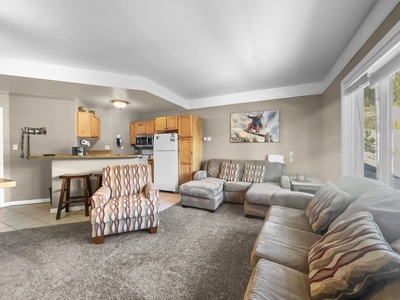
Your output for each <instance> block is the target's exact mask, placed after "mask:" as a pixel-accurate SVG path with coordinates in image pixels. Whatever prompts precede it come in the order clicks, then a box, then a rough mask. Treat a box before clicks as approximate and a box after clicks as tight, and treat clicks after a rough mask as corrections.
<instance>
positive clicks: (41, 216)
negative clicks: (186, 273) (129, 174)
mask: <svg viewBox="0 0 400 300" xmlns="http://www.w3.org/2000/svg"><path fill="white" fill-rule="evenodd" d="M179 201H181V195H179V194H174V193H167V192H160V211H163V210H165V209H167V208H168V207H171V206H172V205H175V204H176V203H178V202H179ZM50 208H51V206H50V203H40V204H29V205H15V206H9V207H4V208H0V232H5V231H14V230H19V229H24V228H33V227H41V226H49V225H58V224H67V223H76V222H83V221H89V217H86V216H85V211H84V210H80V211H70V212H68V213H65V212H62V213H61V218H60V220H56V214H55V213H54V214H52V213H50Z"/></svg>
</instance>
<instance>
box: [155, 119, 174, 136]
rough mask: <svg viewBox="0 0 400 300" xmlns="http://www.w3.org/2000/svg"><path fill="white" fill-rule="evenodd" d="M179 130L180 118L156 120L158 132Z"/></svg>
mask: <svg viewBox="0 0 400 300" xmlns="http://www.w3.org/2000/svg"><path fill="white" fill-rule="evenodd" d="M174 130H178V116H170V117H161V118H156V132H157V133H159V132H166V131H174Z"/></svg>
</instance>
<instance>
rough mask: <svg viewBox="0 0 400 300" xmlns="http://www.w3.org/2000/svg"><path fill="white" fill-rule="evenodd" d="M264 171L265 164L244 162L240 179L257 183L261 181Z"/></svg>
mask: <svg viewBox="0 0 400 300" xmlns="http://www.w3.org/2000/svg"><path fill="white" fill-rule="evenodd" d="M264 173H265V166H257V165H250V164H245V165H244V171H243V177H242V181H245V182H258V183H259V182H263V177H264Z"/></svg>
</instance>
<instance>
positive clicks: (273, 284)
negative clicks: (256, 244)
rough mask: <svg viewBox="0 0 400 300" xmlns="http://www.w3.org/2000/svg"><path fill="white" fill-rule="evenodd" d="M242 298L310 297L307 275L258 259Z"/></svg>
mask: <svg viewBox="0 0 400 300" xmlns="http://www.w3.org/2000/svg"><path fill="white" fill-rule="evenodd" d="M288 283H290V284H288ZM243 299H245V300H247V299H253V300H255V299H291V300H306V299H311V298H310V286H309V282H308V276H307V274H304V273H301V272H299V271H296V270H293V269H290V268H288V267H285V266H282V265H280V264H277V263H274V262H272V261H268V260H265V259H260V260H259V262H258V263H257V265H256V267H255V268H254V270H253V273H252V274H251V277H250V281H249V283H248V285H247V289H246V293H245V295H244V298H243Z"/></svg>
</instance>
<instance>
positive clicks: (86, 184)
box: [56, 173, 92, 220]
mask: <svg viewBox="0 0 400 300" xmlns="http://www.w3.org/2000/svg"><path fill="white" fill-rule="evenodd" d="M90 176H92V173H85V174H64V175H61V176H60V179H62V183H61V191H60V200H59V201H58V209H57V216H56V220H59V219H60V216H61V211H62V210H63V209H64V208H65V211H66V212H69V204H70V203H76V202H84V203H85V215H86V216H89V205H90V197H91V196H92V187H91V186H90ZM71 179H82V180H83V195H82V196H73V197H71V196H70V192H71V191H70V188H71ZM64 198H65V199H64Z"/></svg>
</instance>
